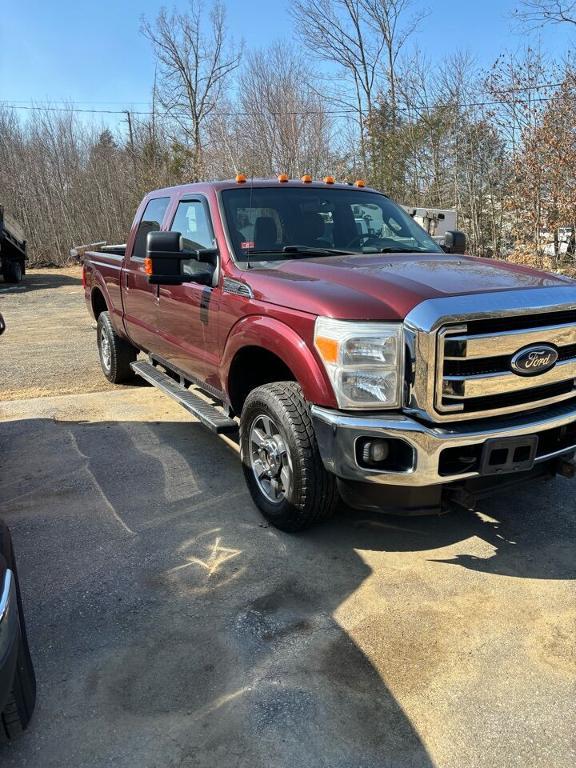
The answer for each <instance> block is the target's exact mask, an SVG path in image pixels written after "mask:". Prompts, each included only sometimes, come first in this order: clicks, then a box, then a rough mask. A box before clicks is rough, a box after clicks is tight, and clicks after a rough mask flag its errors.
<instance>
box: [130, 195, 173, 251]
mask: <svg viewBox="0 0 576 768" xmlns="http://www.w3.org/2000/svg"><path fill="white" fill-rule="evenodd" d="M169 202H170V198H169V197H155V198H153V199H152V200H150V201H149V202H148V205H147V206H146V208H145V209H144V213H143V214H142V218H141V219H140V224H138V232H137V233H136V239H135V241H134V250H133V251H132V258H133V259H143V258H144V257H145V256H146V237H147V235H148V232H158V230H159V229H160V227H161V226H162V222H163V220H164V214H165V213H166V209H167V208H168V204H169Z"/></svg>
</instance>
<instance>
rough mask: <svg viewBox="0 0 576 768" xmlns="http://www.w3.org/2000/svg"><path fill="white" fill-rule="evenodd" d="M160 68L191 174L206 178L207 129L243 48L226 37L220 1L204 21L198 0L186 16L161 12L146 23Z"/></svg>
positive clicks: (163, 100) (164, 97) (164, 99)
mask: <svg viewBox="0 0 576 768" xmlns="http://www.w3.org/2000/svg"><path fill="white" fill-rule="evenodd" d="M141 29H142V33H143V34H144V35H145V36H146V37H147V38H148V39H149V40H150V42H151V43H152V45H153V47H154V50H155V53H156V56H157V59H158V63H159V65H160V71H159V74H160V81H159V84H158V99H159V102H160V104H161V105H162V107H163V108H164V109H165V110H166V112H167V113H168V114H169V115H170V116H171V117H172V118H173V120H174V122H175V123H176V125H177V126H178V127H179V128H180V130H181V131H182V133H183V136H184V138H185V140H186V142H187V143H189V144H190V146H191V151H192V157H191V159H192V168H191V175H192V178H193V179H194V180H196V179H199V178H200V177H201V175H202V164H203V129H204V127H205V124H206V121H207V119H208V118H209V117H210V115H211V114H212V113H213V112H214V111H215V110H216V108H217V105H218V104H219V102H220V100H221V98H222V95H223V91H224V89H225V86H226V83H227V80H228V79H229V77H230V75H231V74H232V72H234V70H235V69H236V68H237V67H238V65H239V63H240V49H239V48H236V47H235V46H234V44H233V43H232V42H231V41H230V40H229V39H228V34H227V30H226V12H225V9H224V6H223V5H222V3H221V2H220V0H216V2H215V3H214V5H213V6H212V8H211V10H210V12H209V13H208V18H207V19H206V18H205V16H204V13H203V7H202V4H201V2H200V1H199V0H190V6H189V9H188V11H187V12H185V13H179V12H177V11H176V10H174V11H172V12H170V13H169V12H168V11H167V10H166V9H165V8H162V9H161V10H160V13H159V14H158V16H157V18H156V20H155V22H154V23H152V22H149V21H146V20H145V19H143V20H142V27H141Z"/></svg>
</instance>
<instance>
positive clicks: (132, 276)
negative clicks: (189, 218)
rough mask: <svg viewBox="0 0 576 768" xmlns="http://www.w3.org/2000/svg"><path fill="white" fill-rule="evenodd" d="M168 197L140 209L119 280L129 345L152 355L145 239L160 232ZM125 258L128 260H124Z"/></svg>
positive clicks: (152, 291)
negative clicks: (121, 280) (132, 343)
mask: <svg viewBox="0 0 576 768" xmlns="http://www.w3.org/2000/svg"><path fill="white" fill-rule="evenodd" d="M169 205H170V197H169V196H168V195H164V196H162V197H152V198H150V199H149V200H148V202H147V203H146V204H145V206H144V211H143V212H142V216H141V218H140V222H139V224H138V228H137V230H136V233H135V235H134V242H133V244H131V243H128V247H127V249H126V260H125V263H124V271H123V276H122V279H123V281H124V284H123V297H124V323H125V326H126V332H127V333H128V336H129V337H130V339H132V341H133V342H134V343H135V344H136V345H137V346H138V347H140V348H141V349H144V350H145V351H147V352H154V351H156V349H155V346H156V345H155V339H156V335H157V331H156V321H157V311H158V295H159V291H158V286H157V285H150V284H149V283H148V276H147V275H146V272H145V271H144V257H145V256H146V236H147V234H148V232H154V231H157V230H159V229H162V227H163V225H164V220H165V218H166V215H167V211H168V207H169ZM131 245H132V247H131ZM128 254H129V257H128Z"/></svg>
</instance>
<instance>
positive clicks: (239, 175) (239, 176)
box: [236, 173, 246, 184]
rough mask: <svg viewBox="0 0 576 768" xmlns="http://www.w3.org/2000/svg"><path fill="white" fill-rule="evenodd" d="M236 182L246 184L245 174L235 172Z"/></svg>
mask: <svg viewBox="0 0 576 768" xmlns="http://www.w3.org/2000/svg"><path fill="white" fill-rule="evenodd" d="M236 184H246V176H244V174H243V173H237V174H236Z"/></svg>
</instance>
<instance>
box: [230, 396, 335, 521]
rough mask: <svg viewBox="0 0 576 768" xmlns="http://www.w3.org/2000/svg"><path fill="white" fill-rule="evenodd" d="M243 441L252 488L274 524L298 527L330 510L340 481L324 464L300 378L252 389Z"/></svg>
mask: <svg viewBox="0 0 576 768" xmlns="http://www.w3.org/2000/svg"><path fill="white" fill-rule="evenodd" d="M240 444H241V452H242V467H243V470H244V476H245V478H246V483H247V485H248V489H249V490H250V493H251V495H252V498H253V499H254V502H255V503H256V505H257V506H258V508H259V509H260V511H261V512H262V514H263V515H264V517H265V518H266V519H267V520H269V521H270V522H271V523H272V524H273V525H274V526H276V527H277V528H280V529H281V530H283V531H299V530H302V529H304V528H308V527H309V526H311V525H313V524H314V523H316V522H319V521H320V520H324V519H327V518H328V517H330V516H331V515H332V513H333V512H334V510H335V508H336V505H337V502H338V493H337V490H336V481H335V478H334V476H333V475H331V474H330V473H329V472H327V471H326V470H325V469H324V465H323V463H322V459H321V457H320V453H319V451H318V446H317V444H316V437H315V435H314V430H313V428H312V421H311V419H310V413H309V408H308V404H307V403H306V401H305V400H304V398H303V397H302V391H301V389H300V387H299V385H298V384H297V383H296V382H294V381H284V382H278V383H274V384H266V385H264V386H262V387H258V388H257V389H255V390H253V391H252V392H251V393H250V394H249V395H248V397H247V399H246V402H245V404H244V408H243V410H242V416H241V420H240Z"/></svg>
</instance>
